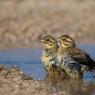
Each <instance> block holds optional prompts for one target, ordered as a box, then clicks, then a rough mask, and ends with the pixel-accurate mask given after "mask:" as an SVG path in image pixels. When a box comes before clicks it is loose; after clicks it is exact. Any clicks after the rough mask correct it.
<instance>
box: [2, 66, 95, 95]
mask: <svg viewBox="0 0 95 95" xmlns="http://www.w3.org/2000/svg"><path fill="white" fill-rule="evenodd" d="M94 91H95V85H94V84H93V83H90V84H88V85H83V83H82V81H81V80H80V81H79V80H74V79H70V80H68V79H63V80H62V81H59V80H58V81H51V80H47V79H45V80H33V79H32V78H31V77H29V76H27V75H25V74H24V73H23V72H22V71H21V70H20V69H19V68H17V67H6V66H4V65H0V95H92V94H93V93H94Z"/></svg>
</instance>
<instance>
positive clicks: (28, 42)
mask: <svg viewBox="0 0 95 95" xmlns="http://www.w3.org/2000/svg"><path fill="white" fill-rule="evenodd" d="M94 19H95V1H94V0H0V48H1V49H4V48H13V47H14V48H15V47H33V46H38V45H39V41H40V39H41V37H43V36H44V35H47V34H51V35H52V36H55V37H59V36H60V35H62V34H70V35H71V36H72V37H73V38H74V39H75V40H76V42H80V43H87V44H88V43H92V44H93V43H94V44H95V27H94V26H95V20H94Z"/></svg>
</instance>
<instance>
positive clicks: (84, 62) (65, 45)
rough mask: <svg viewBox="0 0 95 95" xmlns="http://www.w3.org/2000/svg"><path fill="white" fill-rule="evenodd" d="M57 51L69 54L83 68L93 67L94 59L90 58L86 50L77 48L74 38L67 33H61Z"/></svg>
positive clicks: (94, 65) (91, 68) (90, 68)
mask: <svg viewBox="0 0 95 95" xmlns="http://www.w3.org/2000/svg"><path fill="white" fill-rule="evenodd" d="M58 44H59V47H60V48H59V53H60V54H62V55H64V54H67V55H69V56H70V57H71V58H72V59H73V60H75V61H77V62H78V63H79V64H80V65H81V66H82V67H83V68H84V67H85V68H84V69H85V70H93V69H95V61H94V60H92V59H91V58H90V56H89V54H87V53H86V52H84V51H83V50H81V49H79V48H77V46H76V44H75V42H74V40H73V38H72V37H70V36H69V35H62V36H61V37H60V38H59V39H58Z"/></svg>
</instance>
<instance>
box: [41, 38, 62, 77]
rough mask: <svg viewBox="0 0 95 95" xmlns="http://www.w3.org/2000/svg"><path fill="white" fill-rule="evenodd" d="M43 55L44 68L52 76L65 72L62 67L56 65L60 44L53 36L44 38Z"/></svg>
mask: <svg viewBox="0 0 95 95" xmlns="http://www.w3.org/2000/svg"><path fill="white" fill-rule="evenodd" d="M41 41H42V55H41V61H42V64H43V65H44V68H45V69H46V71H47V72H48V74H49V75H51V76H54V77H55V76H57V75H60V74H62V73H63V71H61V69H60V68H58V67H57V65H55V64H56V63H57V60H56V59H57V53H58V44H57V41H56V39H55V38H53V37H52V36H45V37H44V38H42V40H41Z"/></svg>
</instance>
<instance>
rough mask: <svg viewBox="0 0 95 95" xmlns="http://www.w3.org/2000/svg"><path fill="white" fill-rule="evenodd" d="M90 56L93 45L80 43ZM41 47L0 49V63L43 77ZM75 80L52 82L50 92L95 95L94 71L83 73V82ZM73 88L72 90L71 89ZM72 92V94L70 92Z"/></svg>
mask: <svg viewBox="0 0 95 95" xmlns="http://www.w3.org/2000/svg"><path fill="white" fill-rule="evenodd" d="M79 47H80V48H82V49H83V50H85V51H86V52H87V53H89V54H90V56H91V57H92V58H93V59H95V45H80V46H79ZM40 55H41V49H40V48H39V49H38V48H35V49H31V48H24V49H11V50H5V51H0V63H1V64H5V65H7V66H18V67H19V68H20V69H22V70H23V71H24V73H26V74H28V75H30V76H32V77H33V79H35V80H43V79H44V78H45V70H44V68H43V66H42V64H41V61H40ZM64 83H65V84H64ZM80 84H81V83H80V82H76V81H74V80H73V81H72V80H71V81H66V80H65V82H64V81H63V82H58V83H56V84H55V83H54V84H53V85H51V86H50V88H51V89H50V90H49V91H50V93H53V94H54V93H56V91H57V92H60V93H61V92H62V91H63V90H65V92H62V93H66V94H63V95H75V94H76V95H84V94H83V93H89V94H86V95H95V72H88V73H84V77H83V83H82V84H81V85H80ZM72 90H74V92H73V91H72ZM70 93H73V94H70Z"/></svg>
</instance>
